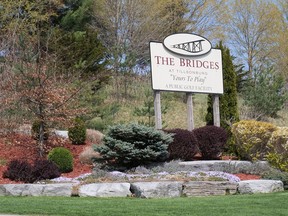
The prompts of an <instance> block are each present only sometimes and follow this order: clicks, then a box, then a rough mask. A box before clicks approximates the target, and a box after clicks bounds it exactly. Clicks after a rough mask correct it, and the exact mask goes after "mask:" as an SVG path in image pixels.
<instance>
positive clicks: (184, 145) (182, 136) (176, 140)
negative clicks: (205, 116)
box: [165, 128, 199, 161]
mask: <svg viewBox="0 0 288 216" xmlns="http://www.w3.org/2000/svg"><path fill="white" fill-rule="evenodd" d="M165 132H166V133H169V134H172V137H173V142H172V143H170V144H169V146H168V152H169V159H170V160H175V159H181V160H186V161H188V160H193V157H194V156H195V154H197V153H198V152H199V148H198V142H197V138H196V136H195V135H194V133H192V132H191V131H188V130H184V129H180V128H176V129H170V130H165Z"/></svg>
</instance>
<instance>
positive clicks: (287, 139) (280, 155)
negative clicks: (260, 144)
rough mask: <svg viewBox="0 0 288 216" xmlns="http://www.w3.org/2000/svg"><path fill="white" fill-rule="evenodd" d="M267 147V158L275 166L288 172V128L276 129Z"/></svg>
mask: <svg viewBox="0 0 288 216" xmlns="http://www.w3.org/2000/svg"><path fill="white" fill-rule="evenodd" d="M267 148H268V153H267V155H266V160H267V161H268V162H269V163H270V164H271V165H272V166H273V167H275V168H278V169H280V170H282V171H285V172H288V128H287V127H281V128H278V130H276V131H274V132H273V133H272V136H271V138H270V140H269V141H268V144H267Z"/></svg>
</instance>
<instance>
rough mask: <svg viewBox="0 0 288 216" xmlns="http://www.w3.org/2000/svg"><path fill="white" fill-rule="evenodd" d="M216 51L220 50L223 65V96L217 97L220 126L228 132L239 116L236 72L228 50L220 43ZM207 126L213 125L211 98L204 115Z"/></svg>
mask: <svg viewBox="0 0 288 216" xmlns="http://www.w3.org/2000/svg"><path fill="white" fill-rule="evenodd" d="M216 48H218V49H221V50H222V63H223V79H224V80H223V83H224V94H223V95H221V96H220V97H219V103H220V126H221V127H223V128H226V129H227V130H230V125H231V124H232V123H234V122H237V121H239V114H238V108H237V87H236V86H237V85H236V72H235V67H234V65H233V62H232V56H231V55H230V50H229V49H228V48H227V47H225V46H223V44H222V42H220V43H219V45H217V47H216ZM206 122H207V125H212V124H213V106H212V97H211V95H209V97H208V108H207V115H206Z"/></svg>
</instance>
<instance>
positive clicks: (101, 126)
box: [86, 117, 107, 131]
mask: <svg viewBox="0 0 288 216" xmlns="http://www.w3.org/2000/svg"><path fill="white" fill-rule="evenodd" d="M86 127H87V128H88V129H93V130H98V131H104V130H105V129H106V128H107V125H106V124H105V122H104V121H103V119H101V118H98V117H96V118H93V119H91V120H89V121H87V122H86Z"/></svg>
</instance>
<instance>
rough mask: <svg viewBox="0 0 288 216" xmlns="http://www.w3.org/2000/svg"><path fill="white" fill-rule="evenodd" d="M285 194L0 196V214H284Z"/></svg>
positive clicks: (217, 215)
mask: <svg viewBox="0 0 288 216" xmlns="http://www.w3.org/2000/svg"><path fill="white" fill-rule="evenodd" d="M287 200H288V192H282V193H272V194H257V195H230V196H217V197H215V196H214V197H196V198H173V199H172V198H169V199H168V198H167V199H138V198H79V197H68V198H65V197H0V214H4V213H5V214H23V215H87V216H88V215H89V216H91V215H105V216H109V215H113V216H114V215H115V216H122V215H125V216H127V215H129V216H130V215H151V216H160V215H163V216H169V215H171V216H172V215H173V216H175V215H177V216H183V215H197V216H202V215H203V216H208V215H211V216H225V215H227V216H228V215H229V216H234V215H235V216H238V215H241V216H242V215H247V216H248V215H249V216H257V215H259V216H260V215H261V216H265V215H267V216H271V215H277V216H281V215H283V216H284V215H285V216H287V215H288V206H287Z"/></svg>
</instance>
